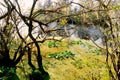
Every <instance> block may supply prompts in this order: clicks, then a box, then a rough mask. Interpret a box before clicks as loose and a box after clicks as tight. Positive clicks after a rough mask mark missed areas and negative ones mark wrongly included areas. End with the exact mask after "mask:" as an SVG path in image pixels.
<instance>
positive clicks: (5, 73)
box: [0, 66, 19, 80]
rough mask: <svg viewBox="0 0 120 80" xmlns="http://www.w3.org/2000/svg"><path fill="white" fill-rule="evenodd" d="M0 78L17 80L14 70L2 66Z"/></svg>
mask: <svg viewBox="0 0 120 80" xmlns="http://www.w3.org/2000/svg"><path fill="white" fill-rule="evenodd" d="M0 78H1V79H2V80H19V78H18V76H17V75H16V69H15V68H9V67H4V66H2V67H0ZM1 79H0V80H1Z"/></svg>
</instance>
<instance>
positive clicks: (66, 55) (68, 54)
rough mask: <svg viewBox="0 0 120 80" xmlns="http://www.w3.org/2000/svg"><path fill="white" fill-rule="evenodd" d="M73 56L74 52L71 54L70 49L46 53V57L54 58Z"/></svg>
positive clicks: (60, 58) (61, 58)
mask: <svg viewBox="0 0 120 80" xmlns="http://www.w3.org/2000/svg"><path fill="white" fill-rule="evenodd" d="M74 56H75V54H73V53H72V52H71V51H64V52H55V53H52V54H49V55H48V57H50V58H55V59H58V60H63V59H66V58H73V57H74Z"/></svg>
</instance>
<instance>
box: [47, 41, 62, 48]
mask: <svg viewBox="0 0 120 80" xmlns="http://www.w3.org/2000/svg"><path fill="white" fill-rule="evenodd" d="M58 46H60V42H58V41H55V40H51V41H49V43H48V47H49V48H51V47H56V48H57V47H58Z"/></svg>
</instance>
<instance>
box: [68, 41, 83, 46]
mask: <svg viewBox="0 0 120 80" xmlns="http://www.w3.org/2000/svg"><path fill="white" fill-rule="evenodd" d="M83 44H84V43H83V42H82V41H81V40H79V41H74V40H72V41H70V42H69V45H83Z"/></svg>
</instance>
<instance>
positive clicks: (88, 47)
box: [17, 40, 110, 80]
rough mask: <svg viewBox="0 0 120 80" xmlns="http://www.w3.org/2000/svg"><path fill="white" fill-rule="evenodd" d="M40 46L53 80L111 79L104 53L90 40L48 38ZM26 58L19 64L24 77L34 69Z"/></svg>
mask: <svg viewBox="0 0 120 80" xmlns="http://www.w3.org/2000/svg"><path fill="white" fill-rule="evenodd" d="M39 45H40V46H41V55H42V57H43V66H44V68H45V70H46V71H47V72H48V73H49V75H50V80H110V79H109V74H108V70H107V66H106V64H105V54H104V52H103V51H102V50H100V49H99V48H98V47H96V46H95V45H94V44H92V43H90V42H88V41H85V40H78V41H74V40H63V41H60V42H59V41H54V40H48V41H46V42H44V43H43V44H39ZM26 57H27V55H26V56H25V57H23V60H22V61H21V63H19V64H18V69H17V75H18V76H19V78H20V80H27V78H28V74H29V73H30V71H31V69H30V67H29V66H27V64H28V63H27V60H26ZM32 57H33V58H32V62H33V63H34V64H36V65H37V63H36V59H35V50H33V55H32Z"/></svg>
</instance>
